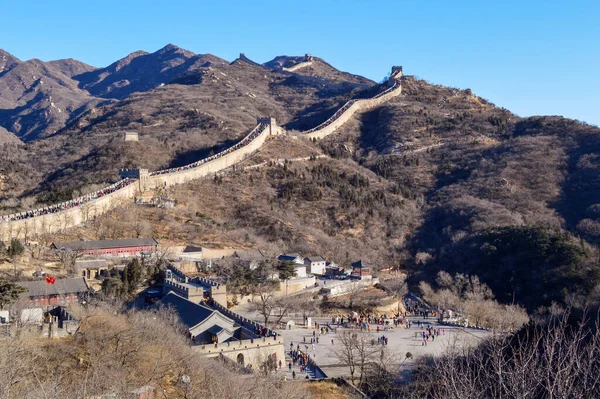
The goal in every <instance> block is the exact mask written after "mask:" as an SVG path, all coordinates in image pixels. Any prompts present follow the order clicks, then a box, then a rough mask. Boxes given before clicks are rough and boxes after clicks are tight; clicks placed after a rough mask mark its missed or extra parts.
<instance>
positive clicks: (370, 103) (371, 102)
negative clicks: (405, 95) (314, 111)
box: [304, 78, 402, 139]
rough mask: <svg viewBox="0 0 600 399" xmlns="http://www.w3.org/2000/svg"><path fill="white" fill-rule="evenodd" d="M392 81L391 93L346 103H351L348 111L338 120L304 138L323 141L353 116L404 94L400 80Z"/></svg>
mask: <svg viewBox="0 0 600 399" xmlns="http://www.w3.org/2000/svg"><path fill="white" fill-rule="evenodd" d="M391 81H393V85H394V86H392V87H391V88H390V90H389V91H387V92H385V93H384V94H381V95H379V96H377V97H374V98H369V99H364V100H350V101H349V102H348V103H346V105H348V104H349V103H351V104H350V106H349V107H348V109H347V110H346V111H345V112H344V113H343V114H341V115H340V116H339V117H338V118H337V119H335V120H334V121H333V122H331V123H328V121H326V122H325V123H324V124H327V123H328V124H327V125H326V126H324V127H323V128H321V129H316V130H314V129H311V130H310V131H309V132H308V133H306V134H304V137H308V138H310V139H312V138H317V139H322V138H323V137H327V136H329V135H330V134H332V133H333V132H335V131H336V130H337V129H338V128H339V127H340V126H342V125H343V124H344V123H346V122H348V120H349V119H350V118H352V116H353V115H354V114H355V113H357V112H365V111H367V110H369V109H372V108H375V107H377V106H379V105H381V104H383V103H385V102H386V101H388V100H390V99H391V98H393V97H396V96H398V95H400V94H401V93H402V85H401V84H400V80H398V79H396V78H391Z"/></svg>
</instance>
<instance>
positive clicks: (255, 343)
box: [193, 336, 283, 354]
mask: <svg viewBox="0 0 600 399" xmlns="http://www.w3.org/2000/svg"><path fill="white" fill-rule="evenodd" d="M275 345H283V338H282V337H281V336H279V337H263V338H251V339H242V340H239V341H233V342H223V343H220V344H219V343H215V344H209V345H195V346H194V347H193V348H194V350H195V351H196V352H200V353H202V354H211V353H221V352H226V351H239V350H240V349H254V348H264V347H269V346H275Z"/></svg>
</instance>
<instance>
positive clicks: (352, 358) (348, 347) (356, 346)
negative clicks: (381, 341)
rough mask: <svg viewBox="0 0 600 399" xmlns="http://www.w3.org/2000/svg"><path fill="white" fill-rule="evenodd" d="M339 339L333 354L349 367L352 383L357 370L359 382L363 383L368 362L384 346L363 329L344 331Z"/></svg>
mask: <svg viewBox="0 0 600 399" xmlns="http://www.w3.org/2000/svg"><path fill="white" fill-rule="evenodd" d="M337 341H338V345H337V346H336V347H335V348H334V349H332V350H331V352H332V354H333V356H334V357H335V358H336V359H337V360H339V361H340V363H342V364H344V365H346V366H347V367H348V370H349V372H350V380H351V381H352V384H354V381H355V374H356V372H357V371H358V372H359V373H360V375H359V383H362V380H363V378H364V376H365V371H366V369H367V366H368V364H369V363H370V362H371V361H373V360H374V359H375V356H376V355H377V354H379V353H380V351H381V348H382V347H381V346H380V345H375V344H374V343H375V338H374V337H373V336H372V335H371V334H369V333H367V332H365V331H362V330H352V331H343V332H342V333H341V334H340V335H338V337H337Z"/></svg>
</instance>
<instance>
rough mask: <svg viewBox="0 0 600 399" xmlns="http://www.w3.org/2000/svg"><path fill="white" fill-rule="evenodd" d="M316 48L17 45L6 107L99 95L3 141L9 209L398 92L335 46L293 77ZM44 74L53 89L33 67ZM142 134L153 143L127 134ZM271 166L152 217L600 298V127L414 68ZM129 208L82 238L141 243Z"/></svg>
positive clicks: (238, 241) (287, 145) (245, 243)
mask: <svg viewBox="0 0 600 399" xmlns="http://www.w3.org/2000/svg"><path fill="white" fill-rule="evenodd" d="M304 59H305V57H288V56H280V57H276V58H275V59H274V60H272V61H269V62H267V63H265V64H258V63H256V62H254V61H252V60H251V59H249V58H248V57H246V56H240V57H239V58H238V59H236V60H234V61H233V62H232V63H228V62H226V61H224V60H222V59H219V58H217V57H214V56H211V55H195V54H192V53H190V52H187V51H185V50H182V49H179V48H177V47H175V46H167V47H165V48H163V49H161V50H159V51H157V52H156V53H152V54H149V53H144V52H136V53H132V54H131V55H130V56H128V57H125V58H124V59H122V60H120V61H118V62H116V63H114V64H112V65H110V66H109V67H107V68H102V69H90V70H87V69H89V68H91V67H89V68H88V67H87V66H85V65H81V64H77V63H73V62H70V61H69V62H56V63H54V64H50V63H41V61H36V60H31V61H26V62H20V61H18V60H16V61H15V60H12V59H11V60H9V57H8V56H7V57H6V60H7V61H6V65H7V66H6V70H5V72H3V74H2V76H0V90H1V91H0V92H2V93H6V95H5V96H4V95H3V96H2V101H4V102H18V101H21V102H22V104H23V105H21V106H20V107H21V108H20V109H19V112H20V113H22V115H23V116H21V118H22V119H19V120H24V118H25V115H30V114H32V113H33V114H36V113H39V112H40V110H38V109H37V108H36V107H37V106H41V105H42V104H46V103H48V101H46V102H44V101H43V98H44V97H42V99H39V98H36V97H35V95H39V94H38V93H42V95H50V94H51V93H47V92H45V91H44V88H45V87H46V86H50V87H51V88H52V98H53V101H52V102H54V98H55V96H58V95H59V94H60V95H61V97H62V98H70V97H68V96H73V93H83V95H86V96H88V97H87V99H88V100H87V101H88V102H86V103H85V104H92V105H90V106H89V107H87V108H83V109H81V110H80V111H78V112H71V113H70V115H72V116H71V117H70V118H66V119H65V120H63V121H62V123H63V124H64V127H63V128H61V129H60V130H57V132H56V133H52V134H47V133H44V134H38V135H37V136H34V135H32V134H30V135H28V136H23V137H25V140H24V141H27V140H28V139H29V137H37V140H34V141H28V142H26V143H25V144H20V143H18V142H16V143H15V142H11V143H9V144H5V145H4V146H0V174H1V175H2V176H3V177H2V179H3V180H2V181H3V188H2V190H0V207H2V208H3V209H4V211H5V212H9V211H11V210H15V209H22V208H27V207H31V206H34V205H35V204H36V203H37V204H48V203H52V202H58V201H61V200H65V199H69V198H72V197H73V195H76V194H77V193H82V192H87V191H91V190H92V189H95V188H97V187H100V186H101V185H103V184H106V183H107V182H110V181H114V180H116V179H117V178H118V177H117V171H118V169H119V168H121V167H143V168H148V169H150V170H156V169H160V168H163V167H171V166H180V165H185V164H187V163H190V162H193V161H195V160H198V159H200V158H202V157H204V156H206V155H208V154H210V153H212V152H215V151H218V150H219V149H221V148H225V147H227V146H229V145H231V144H232V143H233V142H235V141H236V140H238V139H240V138H241V137H243V136H244V135H245V133H246V132H247V131H248V130H249V129H251V128H252V127H253V126H254V125H255V123H256V118H257V117H260V116H272V117H275V118H276V119H277V121H278V123H279V124H280V125H282V126H284V127H285V128H286V129H287V131H288V132H289V133H291V134H292V135H293V134H294V133H298V131H302V130H306V129H309V128H311V127H314V126H316V125H318V124H320V123H321V122H324V121H325V120H327V119H328V118H329V117H330V116H331V115H333V114H334V113H335V112H336V110H338V109H339V107H340V106H341V105H343V104H344V103H346V102H347V101H348V100H350V99H359V98H365V97H371V96H372V95H374V94H375V93H376V92H378V91H379V90H381V86H380V85H378V84H377V83H375V82H373V81H371V80H369V79H366V78H363V77H360V76H356V75H353V74H351V73H347V72H342V71H339V70H337V69H336V68H334V67H333V66H331V65H330V64H328V63H327V62H326V61H325V60H323V59H321V58H318V57H313V58H312V63H311V64H310V65H308V64H307V65H304V66H303V67H302V68H297V69H296V70H294V71H293V72H290V71H289V70H288V68H289V66H291V65H297V64H298V63H299V62H302V60H304ZM48 64H50V65H48ZM8 65H10V66H8ZM36 68H37V69H36ZM79 70H83V71H84V72H81V73H78V71H79ZM42 74H43V75H44V76H48V78H46V77H44V78H43V79H42V80H43V81H44V83H41V82H37V81H36V79H34V78H32V77H30V76H41V75H42ZM71 76H72V78H71ZM19 78H20V79H19ZM21 81H23V82H24V83H22V82H21ZM161 83H164V85H162V84H161ZM1 85H4V86H1ZM69 93H70V94H69ZM86 93H87V94H86ZM22 99H23V100H22ZM27 99H28V100H27ZM25 100H27V101H25ZM95 101H98V102H97V103H96V102H95ZM101 101H105V102H101ZM55 104H56V103H55ZM62 107H63V108H64V105H63V106H62ZM44 109H46V108H42V110H44ZM3 112H6V110H3V111H0V115H2V113H3ZM19 115H21V114H19ZM13 118H14V117H13ZM39 118H41V116H40V117H39ZM8 120H9V121H13V119H10V118H9V119H8ZM47 120H48V121H50V122H51V121H52V119H51V118H48V119H47ZM1 121H2V119H1V118H0V124H1V125H2V126H4V127H6V126H7V124H4V123H2V122H1ZM13 125H14V122H12V124H10V123H9V124H8V126H13ZM21 125H24V123H21ZM50 125H51V124H50ZM7 130H9V131H12V130H11V129H7ZM129 130H132V131H137V132H138V133H139V134H140V141H139V142H124V141H123V140H122V133H123V131H129ZM1 135H2V132H0V136H1ZM4 136H6V135H4ZM314 156H320V158H319V159H318V160H312V161H296V162H292V163H289V164H285V165H279V164H278V163H276V162H275V163H273V162H271V163H268V162H267V161H269V160H273V159H279V158H282V157H285V158H297V157H314ZM259 164H260V165H263V166H261V167H257V169H253V170H252V171H245V172H236V173H231V174H228V175H225V176H223V177H219V178H218V179H214V180H212V179H206V180H202V181H198V182H194V183H192V184H189V185H185V186H181V187H176V188H173V189H172V190H171V192H170V195H172V196H173V197H174V198H175V199H176V200H177V203H178V204H179V205H178V206H177V207H176V208H174V209H172V210H156V209H151V208H149V209H145V210H143V211H140V212H141V213H142V214H143V218H144V219H146V220H148V221H149V222H150V223H152V228H153V235H154V236H156V237H157V238H159V239H161V240H174V241H176V242H177V243H182V244H186V243H189V242H195V243H214V244H215V245H221V246H230V247H258V248H265V249H268V250H269V251H271V252H273V253H276V252H279V251H299V252H302V253H305V254H311V253H314V254H321V255H323V256H326V257H327V258H329V259H335V261H336V262H338V263H341V264H347V263H348V262H349V261H352V260H356V259H357V258H364V259H365V260H368V261H371V262H373V263H374V264H375V265H376V268H383V267H388V266H398V265H401V267H403V268H406V269H408V270H409V271H410V275H411V276H412V278H414V281H418V280H419V279H432V278H434V276H435V274H436V273H437V272H438V271H439V270H448V271H450V272H462V273H470V274H477V275H479V276H481V277H482V279H483V280H484V281H485V282H486V283H487V284H488V285H490V287H492V289H493V291H494V292H495V293H496V295H497V297H498V298H499V299H500V300H502V301H505V302H511V301H512V298H513V297H514V298H515V300H516V301H520V302H521V303H523V304H526V305H527V306H528V307H529V309H530V310H533V309H535V308H536V307H537V306H539V305H547V304H549V303H550V302H551V301H561V300H565V297H567V296H568V297H569V298H571V299H569V300H573V298H579V299H578V300H579V301H584V302H585V301H586V300H589V299H590V298H591V295H593V293H594V292H596V291H594V290H600V265H599V264H598V256H597V251H598V245H600V200H599V198H600V129H599V128H598V127H595V126H591V125H586V124H583V123H580V122H578V121H574V120H569V119H566V118H563V117H560V116H536V117H529V118H522V117H519V116H517V115H515V114H513V113H511V112H510V111H509V110H506V109H504V108H501V107H497V106H496V105H494V104H493V103H492V102H490V101H488V100H486V99H484V98H481V97H480V96H478V95H476V94H475V93H473V92H472V91H471V90H470V89H467V88H465V89H458V88H451V87H444V86H441V85H435V84H432V83H429V82H427V81H425V80H421V79H417V78H415V77H413V76H405V77H404V78H403V79H402V95H400V96H397V97H395V98H393V99H392V100H390V101H388V102H386V103H383V104H382V105H380V106H378V107H376V108H374V109H372V110H369V111H368V112H365V113H362V114H355V115H354V116H353V117H352V118H351V119H350V120H349V121H348V122H347V123H346V124H344V125H343V126H342V127H341V128H339V129H338V130H337V131H336V132H335V134H332V135H330V136H328V137H327V138H325V139H323V140H320V141H318V142H316V143H315V142H311V141H308V140H302V139H294V138H291V137H281V138H277V139H275V140H272V141H271V142H269V143H268V144H267V145H266V146H264V148H262V149H261V150H260V151H259V152H257V153H256V154H255V155H254V156H252V157H251V158H249V159H248V160H246V161H245V162H244V164H242V165H240V168H241V167H243V166H250V165H259ZM240 170H241V169H240ZM128 212H129V210H125V209H119V210H115V211H114V212H113V213H110V214H108V215H105V216H103V217H101V218H99V219H98V222H97V224H96V223H95V224H94V227H93V229H92V228H91V227H90V226H85V227H83V228H82V229H81V230H77V231H76V234H77V235H78V236H81V235H83V236H89V237H91V238H98V237H97V235H98V234H100V233H99V231H100V230H99V227H102V226H103V224H106V226H108V227H106V229H105V230H104V232H103V233H102V234H103V235H104V236H109V235H111V234H117V233H118V235H121V236H122V235H132V236H134V235H135V232H134V231H132V230H131V225H133V223H131V221H130V220H129V219H127V218H128V215H129V213H128ZM117 224H118V226H117V227H115V226H116V225H117ZM115 232H117V233H115ZM67 234H71V233H67ZM109 238H119V237H117V236H115V237H112V236H111V237H109ZM599 292H600V291H599Z"/></svg>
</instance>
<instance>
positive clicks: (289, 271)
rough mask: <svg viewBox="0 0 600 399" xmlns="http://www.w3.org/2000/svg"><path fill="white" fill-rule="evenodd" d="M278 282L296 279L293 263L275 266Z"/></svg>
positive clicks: (282, 263)
mask: <svg viewBox="0 0 600 399" xmlns="http://www.w3.org/2000/svg"><path fill="white" fill-rule="evenodd" d="M277 271H278V272H279V279H280V280H289V279H291V278H292V277H296V267H295V265H294V263H293V262H289V261H285V262H281V263H280V264H279V266H277Z"/></svg>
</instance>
